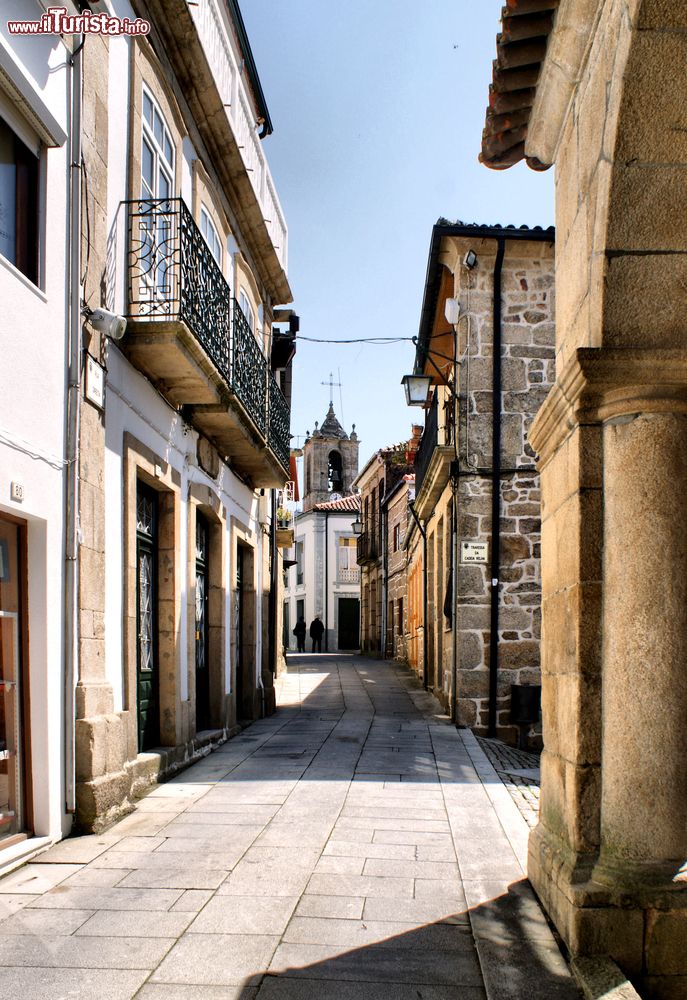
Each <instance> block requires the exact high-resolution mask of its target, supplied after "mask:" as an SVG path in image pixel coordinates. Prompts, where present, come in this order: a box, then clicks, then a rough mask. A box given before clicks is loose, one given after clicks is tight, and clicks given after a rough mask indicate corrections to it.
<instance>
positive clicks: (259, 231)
mask: <svg viewBox="0 0 687 1000" xmlns="http://www.w3.org/2000/svg"><path fill="white" fill-rule="evenodd" d="M229 7H230V5H229V4H227V2H226V0H202V2H201V3H189V2H188V0H147V3H146V15H145V16H147V17H149V18H150V19H152V21H153V22H154V24H155V30H156V34H157V36H158V37H159V43H160V46H161V48H162V50H163V51H164V52H165V55H166V57H167V58H168V59H169V60H170V62H171V65H172V67H173V69H174V73H175V75H176V78H177V80H178V82H179V85H180V86H181V88H182V91H183V94H184V97H185V99H186V101H187V102H188V107H189V110H190V112H191V114H192V116H193V119H194V121H195V122H196V123H197V125H198V129H199V132H200V134H201V137H202V139H203V141H204V142H205V144H206V146H207V148H208V149H211V150H214V151H215V154H216V160H215V163H214V166H215V167H216V169H217V171H218V173H219V177H220V180H221V182H222V185H223V187H224V189H225V191H226V192H227V193H228V194H229V193H231V194H232V195H233V196H234V197H235V199H236V203H235V204H234V206H233V207H234V209H235V210H237V211H238V212H239V213H240V217H241V219H242V220H243V224H242V232H243V235H244V237H245V238H246V240H247V241H248V243H249V244H250V247H251V251H252V254H253V257H254V259H255V261H256V262H257V266H258V268H259V270H260V277H261V279H263V280H265V282H266V285H267V287H268V288H269V291H270V295H271V297H272V299H273V300H274V301H275V302H289V301H291V294H290V289H289V285H288V279H287V277H286V272H287V267H288V231H287V226H286V221H285V218H284V213H283V211H282V208H281V205H280V203H279V198H278V196H277V192H276V189H275V185H274V182H273V180H272V176H271V174H270V169H269V166H268V163H267V159H266V157H265V153H264V152H263V147H262V142H261V140H260V136H259V122H258V121H257V120H256V119H257V108H256V107H255V102H254V99H253V91H252V87H251V84H250V79H249V78H248V76H247V73H246V67H245V53H243V52H242V50H241V46H240V45H239V44H237V36H236V24H235V21H234V19H233V16H232V13H231V11H230V9H229Z"/></svg>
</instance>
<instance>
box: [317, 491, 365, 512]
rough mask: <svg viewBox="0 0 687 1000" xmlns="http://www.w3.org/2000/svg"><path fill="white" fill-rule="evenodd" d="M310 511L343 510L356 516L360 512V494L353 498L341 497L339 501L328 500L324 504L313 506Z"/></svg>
mask: <svg viewBox="0 0 687 1000" xmlns="http://www.w3.org/2000/svg"><path fill="white" fill-rule="evenodd" d="M312 510H318V511H327V510H344V511H350V512H351V513H352V514H356V513H357V512H358V511H359V510H360V494H359V493H356V494H355V495H354V496H350V497H341V499H340V500H328V501H327V502H326V503H316V504H313V506H312Z"/></svg>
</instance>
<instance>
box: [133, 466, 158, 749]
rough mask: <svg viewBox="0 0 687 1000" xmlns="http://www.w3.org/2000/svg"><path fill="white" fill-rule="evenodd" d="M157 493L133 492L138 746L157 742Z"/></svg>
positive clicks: (142, 489)
mask: <svg viewBox="0 0 687 1000" xmlns="http://www.w3.org/2000/svg"><path fill="white" fill-rule="evenodd" d="M157 523H158V517H157V493H156V492H155V490H151V489H150V488H149V487H148V486H144V485H143V483H139V484H138V489H137V496H136V619H137V636H138V639H137V651H136V653H137V655H136V665H137V707H138V749H139V751H142V750H150V749H151V748H153V747H156V746H159V743H160V698H159V685H160V679H159V667H158V624H157V619H158V616H157V603H158V601H157V564H158V548H157Z"/></svg>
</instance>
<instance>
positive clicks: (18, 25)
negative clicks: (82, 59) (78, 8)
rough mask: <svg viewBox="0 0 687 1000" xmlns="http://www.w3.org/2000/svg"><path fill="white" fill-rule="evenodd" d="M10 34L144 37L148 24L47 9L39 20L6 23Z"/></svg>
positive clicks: (56, 8)
mask: <svg viewBox="0 0 687 1000" xmlns="http://www.w3.org/2000/svg"><path fill="white" fill-rule="evenodd" d="M7 27H8V29H9V33H10V35H147V34H148V33H149V32H150V21H145V20H144V19H143V18H142V17H137V18H135V19H133V20H132V19H131V18H130V17H115V16H114V15H113V14H91V13H90V11H84V12H83V14H70V13H69V11H68V10H67V8H66V7H48V10H47V11H46V13H45V14H43V16H42V17H41V18H40V20H38V21H8V22H7Z"/></svg>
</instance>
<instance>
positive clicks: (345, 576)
mask: <svg viewBox="0 0 687 1000" xmlns="http://www.w3.org/2000/svg"><path fill="white" fill-rule="evenodd" d="M359 517H360V497H359V496H357V495H356V496H348V497H341V498H340V499H338V500H329V501H326V502H324V503H317V504H315V505H314V506H313V507H311V508H310V510H307V511H304V512H302V513H300V514H297V515H296V517H295V519H294V538H295V544H294V548H293V549H292V550H291V551H290V552H289V553H288V560H289V562H292V563H293V565H290V566H289V567H288V569H286V570H284V575H285V587H284V615H283V628H284V635H283V642H284V646H285V648H286V649H287V650H291V651H294V650H296V649H297V642H296V637H295V635H294V634H293V629H294V626H295V624H296V622H297V621H298V620H299V618H305V623H306V626H307V629H308V631H307V633H306V643H305V649H306V652H310V651H311V650H312V641H311V639H310V635H309V629H310V624H311V622H312V620H313V618H314V617H315V615H318V616H319V617H320V618H321V620H322V624H323V625H324V628H325V630H324V635H323V637H322V652H323V653H337V652H341V651H350V650H356V649H359V648H360V567H359V566H358V564H357V561H356V560H357V550H356V536H355V534H354V532H353V528H352V524H353V522H354V521H355V520H356V519H357V518H359Z"/></svg>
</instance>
